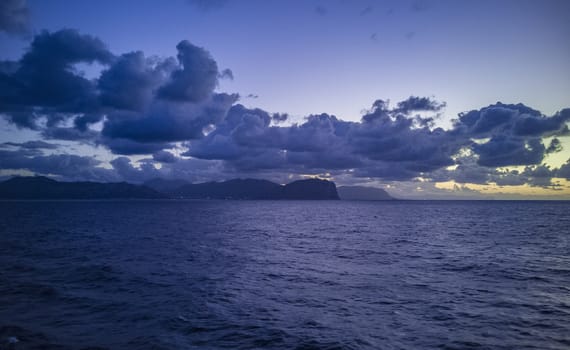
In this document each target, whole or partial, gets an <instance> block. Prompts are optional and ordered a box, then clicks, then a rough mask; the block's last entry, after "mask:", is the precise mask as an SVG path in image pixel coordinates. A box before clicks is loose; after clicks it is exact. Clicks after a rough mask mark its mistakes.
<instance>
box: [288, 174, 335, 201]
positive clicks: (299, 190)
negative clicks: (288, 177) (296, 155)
mask: <svg viewBox="0 0 570 350" xmlns="http://www.w3.org/2000/svg"><path fill="white" fill-rule="evenodd" d="M281 198H282V199H340V198H339V197H338V193H337V191H336V185H335V184H334V182H331V181H327V180H321V179H307V180H299V181H294V182H291V183H290V184H287V185H285V186H283V190H282V192H281Z"/></svg>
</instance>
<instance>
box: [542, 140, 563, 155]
mask: <svg viewBox="0 0 570 350" xmlns="http://www.w3.org/2000/svg"><path fill="white" fill-rule="evenodd" d="M562 149H563V148H562V143H561V142H560V140H559V139H557V138H553V139H552V141H550V145H549V146H548V148H547V149H546V153H547V154H548V153H558V152H560V151H562Z"/></svg>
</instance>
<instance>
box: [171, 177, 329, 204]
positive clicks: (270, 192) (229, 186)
mask: <svg viewBox="0 0 570 350" xmlns="http://www.w3.org/2000/svg"><path fill="white" fill-rule="evenodd" d="M169 194H170V195H172V196H174V197H178V198H194V199H200V198H202V199H205V198H210V199H339V198H338V194H337V192H336V185H335V184H334V182H331V181H326V180H318V179H309V180H299V181H294V182H291V183H290V184H287V185H284V186H282V185H279V184H276V183H274V182H271V181H267V180H257V179H234V180H228V181H223V182H206V183H201V184H189V185H184V186H181V187H180V188H178V189H176V190H173V191H171V192H169Z"/></svg>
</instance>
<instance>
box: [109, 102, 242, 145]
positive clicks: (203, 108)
mask: <svg viewBox="0 0 570 350" xmlns="http://www.w3.org/2000/svg"><path fill="white" fill-rule="evenodd" d="M236 100H237V95H228V94H214V95H213V96H211V97H210V98H209V99H208V100H206V101H203V102H202V103H200V104H195V103H188V102H178V103H175V102H172V101H160V100H157V101H154V102H153V103H152V104H151V105H150V106H149V108H148V110H147V111H145V112H144V113H136V112H128V111H116V112H112V113H110V114H108V115H107V120H106V121H105V124H104V126H103V131H102V135H103V136H104V137H105V138H106V140H113V139H126V140H131V141H135V142H139V143H149V142H155V143H156V142H174V141H185V140H190V139H197V138H201V137H202V136H203V135H204V129H205V128H206V127H208V126H210V125H213V124H217V123H218V122H219V121H220V120H222V119H223V117H224V116H225V115H226V113H227V111H228V110H229V108H230V107H231V105H232V104H233V103H234V102H235V101H236Z"/></svg>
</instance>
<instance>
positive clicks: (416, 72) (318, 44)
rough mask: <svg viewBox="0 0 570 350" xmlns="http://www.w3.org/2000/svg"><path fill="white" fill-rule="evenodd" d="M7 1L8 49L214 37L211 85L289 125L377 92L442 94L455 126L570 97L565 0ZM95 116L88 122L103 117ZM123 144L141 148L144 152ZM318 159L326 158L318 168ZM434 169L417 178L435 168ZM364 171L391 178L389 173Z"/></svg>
mask: <svg viewBox="0 0 570 350" xmlns="http://www.w3.org/2000/svg"><path fill="white" fill-rule="evenodd" d="M8 2H9V3H15V4H23V5H24V6H27V8H28V10H29V17H28V18H27V22H26V24H27V27H26V28H25V30H10V29H5V30H4V31H3V32H1V33H0V52H2V57H1V58H0V59H4V60H12V61H18V60H19V59H20V57H21V56H22V55H23V54H24V53H26V52H27V50H28V48H29V46H30V43H31V42H32V40H34V37H35V35H38V34H40V33H41V31H42V30H48V31H49V32H50V33H54V32H57V31H58V30H61V29H64V28H68V29H73V30H76V31H77V32H78V33H80V34H81V35H91V36H94V37H97V38H98V39H100V40H101V42H103V43H104V44H105V45H106V47H107V49H108V51H110V52H111V53H112V54H113V55H115V56H119V55H121V54H124V53H127V52H131V51H137V50H140V51H142V52H144V54H145V56H146V57H150V56H153V55H156V56H158V57H161V58H166V57H174V56H176V54H177V49H176V45H177V44H178V43H179V42H180V41H181V40H188V41H189V42H190V43H191V44H192V45H195V46H197V47H201V48H203V49H205V50H207V51H208V52H209V53H210V54H211V57H212V58H213V59H214V60H215V62H216V63H217V67H218V68H219V70H220V72H221V71H222V70H223V69H226V68H228V69H230V70H231V72H232V73H233V74H232V75H233V80H232V79H227V78H221V77H220V78H219V79H218V83H217V88H216V92H215V93H228V94H232V93H237V94H239V95H240V98H239V101H235V103H236V104H237V103H240V104H243V105H244V106H245V107H248V108H250V109H253V108H260V109H262V110H265V111H268V112H270V113H274V112H279V113H287V114H289V118H288V121H287V122H286V123H285V124H284V125H290V124H291V123H295V122H296V123H304V121H305V119H304V118H305V117H306V116H308V115H310V114H320V113H327V114H329V115H335V116H336V117H338V118H339V119H341V120H344V121H350V122H356V123H357V122H359V121H360V119H361V117H362V116H363V115H365V114H367V113H368V112H371V108H372V104H373V103H374V101H376V100H378V99H382V100H384V101H387V100H389V101H390V104H389V105H388V108H391V109H396V106H397V103H398V102H399V101H404V100H406V99H408V98H409V97H410V96H425V97H428V98H430V99H432V100H434V101H441V102H445V107H444V108H440V109H438V110H437V111H427V112H433V113H427V115H428V116H434V115H435V116H437V118H436V121H435V126H442V127H443V128H444V129H446V130H449V129H453V128H454V125H453V124H452V119H454V118H457V114H458V113H460V112H466V111H470V110H480V109H482V108H484V107H487V106H489V105H493V104H495V103H496V102H497V101H501V102H503V103H505V104H517V103H523V104H524V105H526V106H529V107H531V108H532V109H534V110H538V111H540V112H541V113H542V114H543V115H544V116H545V117H550V116H554V115H555V114H556V113H557V112H558V111H561V110H563V109H564V108H567V107H569V106H570V93H569V92H570V41H569V40H568V38H569V37H570V21H568V18H570V2H568V1H554V0H546V1H523V0H517V1H514V0H513V1H444V0H413V1H347V0H329V1H300V0H299V1H279V0H275V1H262V0H243V1H240V0H227V1H219V0H218V1H200V0H193V1H191V0H180V1H157V0H154V1H151V0H143V1H96V2H94V1H61V0H49V1H40V0H30V1H28V2H27V3H26V2H24V1H21V0H10V1H8ZM6 28H8V27H6ZM75 67H76V68H78V69H80V70H83V71H85V76H86V77H88V78H90V79H98V77H99V74H100V73H101V71H102V70H104V69H107V68H108V66H107V65H106V64H105V63H100V64H96V65H89V64H86V63H80V64H76V65H75ZM424 112H426V111H423V112H422V113H424ZM4 113H6V111H4ZM103 118H107V117H103ZM6 120H9V118H6ZM6 120H5V121H4V122H3V124H4V125H3V126H2V131H0V135H4V136H2V137H3V138H5V140H6V141H14V142H18V141H20V142H25V141H27V140H30V139H34V138H36V137H37V130H36V131H30V130H29V129H27V128H22V127H21V125H20V128H16V127H14V125H13V123H10V122H9V121H6ZM105 120H106V119H103V122H104V121H105ZM564 123H565V122H563V123H562V124H564ZM214 124H215V123H214ZM562 124H561V125H562ZM100 127H101V125H99V126H98V125H96V124H94V125H93V128H94V130H96V129H97V128H100ZM214 128H215V125H214ZM561 128H562V126H561ZM560 130H562V129H560ZM43 135H44V138H45V133H44V134H43ZM486 136H488V137H491V138H492V137H493V136H497V135H496V134H493V135H486ZM541 136H542V137H543V139H542V140H543V143H544V144H545V146H544V148H547V147H548V146H549V144H547V143H549V142H550V141H551V138H552V137H558V139H559V140H560V143H561V144H562V145H565V144H566V143H567V142H568V141H567V137H565V136H564V135H563V132H562V131H561V132H560V133H559V135H555V134H553V133H552V132H551V131H549V134H546V133H545V134H541ZM549 137H550V139H547V138H549ZM139 141H140V140H139ZM169 141H175V142H177V143H175V144H169V146H172V148H166V150H168V151H170V152H173V153H174V154H176V155H181V154H182V153H184V152H185V148H184V147H185V146H188V145H186V144H184V142H185V141H188V142H190V140H181V139H178V138H177V139H172V140H169ZM518 141H520V140H519V139H517V141H516V142H518ZM65 142H69V140H65ZM516 142H515V143H516ZM521 142H523V143H525V142H526V143H528V140H527V139H525V140H523V141H521ZM91 144H92V145H94V144H100V142H99V143H97V142H92V143H91ZM103 144H104V142H103ZM75 146H76V147H78V149H81V151H80V152H79V153H77V154H76V155H79V156H86V155H88V153H89V151H88V150H87V149H88V147H87V146H86V143H85V142H81V143H79V144H76V145H75ZM196 147H197V148H198V147H201V148H203V145H202V146H198V145H197V146H196ZM525 147H529V146H528V144H527V145H526V146H525ZM283 150H285V149H282V151H283ZM91 153H93V154H95V155H96V156H98V157H100V159H102V160H105V164H101V166H103V167H109V163H107V161H110V160H112V159H113V158H114V156H115V155H118V154H116V152H114V151H113V149H111V152H109V148H108V147H104V146H103V147H101V146H98V147H95V148H93V149H92V150H91ZM475 153H477V152H475ZM515 153H516V152H515ZM556 153H557V154H556V155H550V156H543V157H542V158H541V160H540V162H538V161H536V162H534V163H533V162H531V161H529V160H526V161H525V163H524V164H518V165H517V166H520V167H523V168H524V166H532V167H539V166H541V165H549V162H550V163H551V164H550V166H551V167H553V166H557V167H561V166H562V165H563V164H564V162H565V160H566V159H567V158H568V156H569V154H568V152H567V150H565V149H564V148H563V150H560V151H558V152H556ZM127 156H129V157H131V159H132V160H133V161H135V160H139V159H145V157H147V156H145V155H127ZM456 156H457V155H455V156H454V159H457V157H456ZM477 156H481V155H478V154H477ZM549 159H550V160H549ZM209 160H214V161H222V162H224V161H226V162H227V159H224V158H221V159H209ZM390 161H392V160H390ZM507 163H508V162H507ZM555 163H556V164H555ZM442 164H443V163H442ZM445 164H446V166H450V165H449V164H447V163H445ZM505 164H506V163H505ZM226 165H227V164H226ZM454 165H457V164H454ZM160 166H161V165H157V167H160ZM222 166H225V165H222ZM512 166H515V164H514V163H513V164H512ZM442 167H443V165H442ZM520 167H519V170H520V171H523V170H524V169H523V168H520ZM305 169H310V167H305ZM28 170H29V169H28ZM242 170H243V169H242ZM289 170H291V169H287V170H286V171H285V172H287V171H289ZM323 170H326V169H324V168H323V167H319V170H318V173H319V174H321V175H322V173H323ZM352 170H354V169H352ZM281 171H282V172H283V169H281ZM432 171H434V169H432V168H430V169H429V172H430V174H431V172H432ZM333 172H334V171H333ZM291 173H294V174H295V176H299V174H300V172H299V171H297V170H293V171H291ZM306 173H307V174H308V175H311V174H312V173H311V172H310V171H308V172H306ZM236 174H241V173H240V172H236ZM259 174H260V175H266V174H265V173H263V172H261V173H259ZM307 174H304V173H303V174H301V175H307ZM430 174H428V173H425V174H420V175H421V176H418V177H415V180H413V181H418V178H422V179H423V178H424V177H425V178H428V179H434V177H433V174H431V175H430ZM346 176H347V174H346V173H343V174H339V173H337V175H336V178H338V180H340V181H342V179H344V178H345V177H346ZM430 176H431V177H430ZM405 180H406V181H410V180H412V178H406V179H405ZM366 181H371V182H377V181H379V183H380V184H383V185H385V184H386V183H387V182H388V181H391V177H382V176H380V177H374V176H373V177H371V178H367V180H366ZM561 181H562V180H561ZM429 182H430V183H436V181H429ZM564 184H565V183H564ZM434 186H435V185H434ZM461 186H464V185H461ZM564 186H565V185H564Z"/></svg>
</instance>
